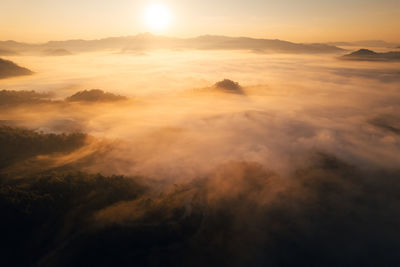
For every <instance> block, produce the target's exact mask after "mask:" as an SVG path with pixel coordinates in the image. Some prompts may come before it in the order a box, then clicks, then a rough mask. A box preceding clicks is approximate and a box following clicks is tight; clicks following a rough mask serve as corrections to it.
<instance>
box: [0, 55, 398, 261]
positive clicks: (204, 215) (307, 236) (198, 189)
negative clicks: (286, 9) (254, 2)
mask: <svg viewBox="0 0 400 267" xmlns="http://www.w3.org/2000/svg"><path fill="white" fill-rule="evenodd" d="M339 56H340V55H323V56H322V55H284V54H264V53H262V54H259V53H252V52H233V51H230V52H227V51H218V52H216V51H158V52H157V51H149V52H146V53H140V54H121V53H116V52H115V53H114V52H102V53H86V54H79V55H70V56H63V57H49V56H46V57H38V56H15V57H8V58H9V59H11V60H12V61H14V62H17V63H18V64H20V65H22V66H26V67H29V68H30V69H31V70H33V71H34V72H35V74H34V75H32V76H27V77H18V78H12V79H5V80H1V81H0V89H5V90H17V91H19V90H35V91H36V92H38V93H44V94H43V95H42V97H43V98H40V99H41V100H40V101H37V100H35V102H32V103H29V101H28V103H27V102H26V101H25V102H21V103H15V104H12V105H6V104H4V105H2V106H0V120H1V121H2V123H3V124H9V125H13V126H19V127H27V128H28V129H33V130H36V131H39V132H40V131H41V132H44V133H74V132H83V133H87V134H88V137H87V138H86V139H85V143H84V145H82V146H81V147H80V148H79V149H75V150H73V151H72V152H68V153H48V154H41V155H36V156H34V157H32V158H30V159H29V160H28V161H26V162H25V163H24V164H22V165H17V166H16V165H13V166H10V167H8V169H7V172H9V173H13V174H14V175H18V177H19V176H21V175H22V173H23V172H24V171H26V168H25V167H21V166H28V167H29V168H30V169H31V170H32V169H33V170H35V172H39V171H46V170H50V169H55V168H59V169H62V168H68V169H73V170H79V171H84V172H88V173H101V174H103V175H125V176H127V177H138V176H140V177H141V179H142V180H141V181H143V182H144V183H145V184H146V186H149V187H150V188H151V192H150V193H148V194H146V195H145V196H143V197H139V198H137V199H133V200H126V201H125V200H123V201H119V202H116V203H113V204H110V205H107V206H106V207H104V208H102V209H99V210H96V211H95V212H92V213H88V214H85V216H87V217H89V218H90V219H88V220H89V222H90V223H89V225H90V227H91V229H92V227H94V228H96V229H97V230H98V231H102V230H99V229H104V228H107V227H114V226H115V225H123V226H124V227H128V226H127V225H129V227H139V228H134V229H139V230H137V231H139V232H140V231H141V229H142V228H140V227H141V226H142V225H147V226H148V227H150V226H151V225H154V224H156V225H158V224H164V223H166V225H169V224H168V223H169V222H170V221H171V220H172V221H174V222H176V223H178V224H179V225H180V224H183V225H186V223H187V221H185V220H186V219H187V218H189V219H190V218H192V217H194V218H195V219H196V218H201V219H199V220H197V219H196V220H195V221H196V222H197V221H198V225H197V224H196V225H195V226H193V225H192V226H193V227H194V228H195V229H196V230H195V231H194V233H193V235H189V237H187V238H190V240H191V243H190V245H189V248H190V249H188V250H184V252H182V254H177V255H181V256H182V255H184V256H182V257H183V259H184V260H182V262H186V263H193V261H195V259H196V258H198V257H199V258H201V257H203V256H204V254H205V255H209V254H207V253H211V255H213V256H215V255H217V256H215V257H221V259H224V260H221V261H219V260H216V261H215V262H222V263H223V264H226V265H229V264H233V265H235V266H245V265H246V264H251V265H253V266H263V265H265V264H270V265H271V266H275V265H276V266H287V265H285V264H294V263H295V262H296V260H299V258H300V260H301V259H303V260H304V259H309V258H308V256H304V255H303V254H302V253H306V255H309V254H307V253H311V254H313V253H315V254H317V256H315V255H314V256H313V257H311V256H310V258H313V259H314V261H313V262H314V264H316V266H317V265H320V266H321V264H322V265H324V264H325V265H324V266H328V265H326V264H327V263H329V264H332V262H334V263H335V262H336V263H346V264H350V265H352V264H353V265H354V264H361V263H364V264H365V263H368V262H369V260H371V258H372V260H373V261H372V262H374V263H378V262H379V263H384V262H385V261H386V263H388V262H389V263H390V262H391V261H392V260H393V259H395V258H396V257H397V256H395V255H396V253H395V252H396V248H398V242H396V238H395V237H396V236H398V234H397V233H398V231H397V230H398V229H397V227H396V225H398V224H397V223H398V222H399V217H398V214H396V210H398V208H399V207H400V205H399V199H398V196H397V193H396V192H397V191H396V190H397V188H398V187H399V186H398V181H397V180H398V178H399V176H398V174H399V171H400V168H399V166H400V134H399V133H400V72H399V69H400V63H395V62H390V63H388V62H355V61H354V62H353V61H343V60H340V59H339ZM225 78H226V79H231V80H233V81H235V82H238V83H239V84H240V87H238V88H236V87H232V88H221V87H218V86H216V85H215V84H216V83H217V82H219V81H221V80H223V79H225ZM222 84H223V83H222ZM90 89H101V90H104V91H105V92H109V93H112V94H114V95H107V94H105V96H112V97H111V98H110V101H107V98H106V97H104V99H102V100H101V101H97V100H96V101H90V99H84V101H83V100H82V101H79V98H77V99H76V98H74V99H75V100H76V101H69V99H72V98H69V97H70V96H72V95H74V94H75V93H76V92H78V91H83V90H90ZM235 90H238V91H235ZM97 93H98V91H97ZM79 95H81V94H78V96H79ZM115 95H116V96H115ZM118 96H126V97H127V98H126V99H125V98H123V97H122V98H121V97H118ZM111 99H112V100H111ZM28 167H27V168H28ZM132 179H134V178H132ZM135 179H136V178H135ZM150 200H151V201H150ZM178 208H179V209H183V215H182V217H179V218H180V219H176V209H178ZM196 216H198V217H196ZM85 218H86V217H85ZM388 218H390V219H388ZM388 220H390V222H389V223H388ZM366 221H368V223H365V222H366ZM130 223H132V224H130ZM386 223H388V224H389V226H388V227H387V228H386ZM138 225H139V226H138ZM190 225H191V224H190ZM221 225H222V226H221ZM224 225H225V226H224ZM192 226H191V227H192ZM151 227H153V226H151ZM157 229H158V228H157ZM349 229H350V230H349ZM157 231H158V230H157ZM318 231H319V232H318ZM373 231H379V234H377V235H372V234H371V233H372V232H373ZM317 232H318V233H320V234H318V233H317ZM162 233H163V234H162V235H161V236H163V235H164V232H162ZM168 233H169V232H168ZM185 233H186V232H185ZM312 233H316V235H315V236H314V235H313V234H312ZM349 233H350V234H349ZM156 236H157V238H158V237H159V236H158V235H156ZM177 236H179V235H177ZM184 236H185V238H186V234H184ZM215 236H216V237H215ZM393 236H394V237H393ZM128 237H129V235H125V234H121V236H120V239H118V238H116V240H117V241H116V242H119V241H118V240H125V239H126V238H128ZM113 238H114V237H113ZM129 238H133V239H135V238H136V237H135V236H130V237H129ZM148 238H150V239H151V238H152V237H148ZM154 238H155V240H158V239H157V238H156V237H154ZM160 238H161V237H160ZM174 238H175V236H174ZM74 240H75V239H73V237H72V241H71V240H69V239H67V240H66V241H65V242H67V243H71V244H74V243H73V242H78V243H79V242H80V241H79V240H80V239H78V241H76V240H75V241H74ZM112 240H114V239H112ZM139 240H140V239H139ZM146 240H147V237H146ZM168 240H169V239H168ZM185 240H186V239H185ZM327 240H329V242H326V244H325V243H324V242H325V241H327ZM114 241H115V240H114ZM82 242H83V241H82ZM85 242H86V241H85ZM110 242H111V241H110ZM138 242H139V241H138ZM140 242H141V241H140ZM146 242H150V241H146ZM146 242H144V243H146ZM157 242H158V241H157ZM185 242H186V241H185ZM209 242H211V243H212V244H213V246H212V248H215V249H216V250H215V252H208V250H207V247H208V243H209ZM290 242H298V244H300V245H299V247H296V246H292V245H291V243H290ZM110 244H112V243H110ZM168 244H169V243H168ZM342 244H345V245H343V246H342ZM380 245H382V246H383V247H385V248H387V250H386V251H385V252H382V251H383V249H382V251H381V250H379V249H378V247H379V246H380ZM63 246H66V245H65V244H64V245H62V247H61V248H58V250H60V251H61V250H62V249H66V248H65V247H63ZM71 246H72V245H71ZM143 246H144V245H143ZM371 247H372V248H374V249H376V250H374V252H375V253H376V254H374V255H375V256H371V258H368V257H367V256H366V255H367V254H366V253H364V252H365V251H367V250H368V249H370V248H371ZM356 248H358V250H357V249H356ZM171 249H172V248H170V247H169V248H168V251H170V250H171ZM191 249H193V250H191ZM297 249H299V250H297ZM172 250H173V251H174V252H176V250H174V249H172ZM177 250H179V249H177ZM179 251H180V252H179V253H181V250H179ZM188 251H189V252H188ZM199 251H200V252H199ZM266 251H268V252H266ZM299 251H300V252H299ZM336 251H337V252H336ZM359 251H362V252H363V253H360V252H359ZM286 252H287V253H288V254H287V255H290V256H289V257H286V256H285V255H286V254H285V253H286ZM54 253H56V254H54V255H56V256H54V255H52V256H49V257H50V258H51V257H61V260H59V261H58V262H59V263H60V262H62V259H64V260H65V259H66V257H67V256H66V255H68V254H62V253H61V252H54ZM57 253H58V254H57ZM121 253H122V252H121ZM160 253H161V252H160ZM213 253H214V254H213ZM299 253H300V254H299ZM336 253H337V254H336ZM385 253H386V254H385ZM146 255H147V254H146ZM174 255H175V254H174ZM229 255H235V256H234V257H233V258H232V260H230V256H229ZM299 255H303V256H299ZM382 255H386V256H387V257H386V259H384V258H383V257H382ZM96 257H97V256H96ZM179 257H180V256H179ZM302 257H305V258H302ZM51 259H52V260H54V259H53V258H51ZM207 259H208V258H207ZM330 259H331V260H332V261H330ZM45 260H48V259H45ZM236 260H237V261H236ZM45 262H46V261H45ZM50 262H51V261H50ZM56 262H57V261H56ZM205 262H207V261H205V260H203V261H200V263H197V264H198V265H201V263H205ZM211 262H213V261H211ZM215 262H213V263H215ZM305 262H308V263H309V262H310V261H304V262H303V263H305ZM169 263H170V265H174V263H175V262H174V261H173V260H172V261H171V262H169Z"/></svg>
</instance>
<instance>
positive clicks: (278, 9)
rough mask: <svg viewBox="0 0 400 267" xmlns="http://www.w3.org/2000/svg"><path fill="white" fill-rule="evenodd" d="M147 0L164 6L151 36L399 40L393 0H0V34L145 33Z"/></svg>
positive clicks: (398, 12)
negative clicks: (166, 17) (162, 22)
mask: <svg viewBox="0 0 400 267" xmlns="http://www.w3.org/2000/svg"><path fill="white" fill-rule="evenodd" d="M152 3H163V4H164V5H165V6H167V7H168V9H169V10H170V12H171V16H172V21H171V24H170V25H169V27H167V28H166V29H165V30H163V31H162V32H157V34H163V35H171V36H183V37H187V36H197V35H201V34H221V35H222V34H223V35H231V36H254V37H265V38H279V39H286V40H292V41H298V42H316V41H342V40H343V41H346V40H348V41H352V40H365V39H384V40H387V41H395V42H400V0H335V1H333V0H329V1H328V0H279V1H278V0H160V1H144V0H0V25H1V30H0V40H8V39H14V40H18V41H30V42H42V41H47V40H62V39H74V38H85V39H90V38H102V37H109V36H120V35H134V34H137V33H140V32H148V31H150V32H151V29H149V27H148V25H146V23H144V19H143V15H144V13H145V10H146V8H147V7H148V6H149V5H151V4H152Z"/></svg>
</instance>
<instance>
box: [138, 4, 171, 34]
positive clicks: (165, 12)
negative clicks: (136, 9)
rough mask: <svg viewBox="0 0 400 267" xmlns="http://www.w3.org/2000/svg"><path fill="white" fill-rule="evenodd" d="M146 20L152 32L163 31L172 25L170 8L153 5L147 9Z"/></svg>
mask: <svg viewBox="0 0 400 267" xmlns="http://www.w3.org/2000/svg"><path fill="white" fill-rule="evenodd" d="M144 19H145V22H146V24H147V26H148V27H149V28H150V30H152V31H157V32H159V31H163V30H165V29H166V28H168V26H169V25H170V23H171V12H170V10H169V8H168V7H167V6H165V5H163V4H152V5H150V6H148V7H147V9H146V11H145V14H144Z"/></svg>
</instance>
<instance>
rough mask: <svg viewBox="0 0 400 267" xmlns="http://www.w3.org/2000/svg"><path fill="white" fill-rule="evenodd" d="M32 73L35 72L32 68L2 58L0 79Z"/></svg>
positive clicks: (0, 60)
mask: <svg viewBox="0 0 400 267" xmlns="http://www.w3.org/2000/svg"><path fill="white" fill-rule="evenodd" d="M31 74H33V72H32V71H31V70H29V69H27V68H24V67H20V66H18V65H17V64H15V63H14V62H12V61H9V60H5V59H1V58H0V79H4V78H8V77H14V76H22V75H31Z"/></svg>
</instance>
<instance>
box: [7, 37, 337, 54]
mask: <svg viewBox="0 0 400 267" xmlns="http://www.w3.org/2000/svg"><path fill="white" fill-rule="evenodd" d="M0 49H4V50H7V51H12V52H16V53H20V54H24V53H42V54H43V51H46V50H49V49H52V50H55V49H63V50H66V51H69V52H72V53H79V52H90V51H101V50H114V51H115V50H117V51H121V52H124V53H129V52H135V51H143V50H151V49H170V50H184V49H197V50H250V51H254V52H262V53H338V52H343V51H344V50H343V49H341V48H338V47H336V46H333V45H329V44H320V43H316V44H305V43H293V42H288V41H282V40H277V39H275V40H273V39H256V38H249V37H227V36H216V35H203V36H199V37H195V38H175V37H165V36H156V35H152V34H149V33H144V34H139V35H135V36H123V37H110V38H104V39H96V40H81V39H79V40H67V41H49V42H47V43H42V44H30V43H20V42H16V41H0Z"/></svg>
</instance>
